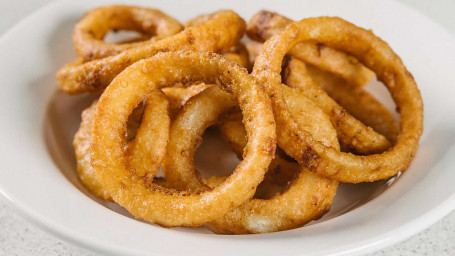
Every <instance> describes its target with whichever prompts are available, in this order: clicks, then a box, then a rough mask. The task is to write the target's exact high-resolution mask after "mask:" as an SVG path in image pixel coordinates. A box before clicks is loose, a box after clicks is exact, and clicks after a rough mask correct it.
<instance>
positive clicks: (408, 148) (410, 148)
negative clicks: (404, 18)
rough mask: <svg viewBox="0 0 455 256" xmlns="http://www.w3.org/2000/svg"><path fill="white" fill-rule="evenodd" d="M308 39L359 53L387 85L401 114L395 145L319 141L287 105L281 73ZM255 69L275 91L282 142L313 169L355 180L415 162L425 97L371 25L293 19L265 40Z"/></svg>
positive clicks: (330, 19)
mask: <svg viewBox="0 0 455 256" xmlns="http://www.w3.org/2000/svg"><path fill="white" fill-rule="evenodd" d="M306 41H312V42H318V43H323V44H325V45H328V46H330V47H333V48H335V49H339V50H342V51H345V52H346V53H348V54H351V55H353V56H355V57H356V58H357V59H359V60H360V61H361V62H362V63H363V64H364V65H365V66H367V67H368V68H370V69H371V70H373V71H374V72H375V73H376V75H377V77H378V79H379V80H380V81H382V82H383V83H384V84H385V85H386V87H387V89H388V90H389V91H390V93H391V95H392V98H393V100H394V101H395V104H396V105H397V109H398V111H399V113H400V115H401V120H400V134H399V135H398V137H397V140H396V143H395V145H394V146H393V147H391V148H390V149H388V150H387V151H385V152H383V153H381V154H373V155H368V156H356V155H353V154H350V153H343V152H340V151H339V150H337V149H335V148H332V147H327V146H325V145H323V144H322V143H320V142H318V141H316V140H315V139H314V138H313V136H312V135H311V133H310V132H308V131H306V130H305V129H303V128H302V127H301V125H300V124H299V123H298V122H296V120H295V117H293V115H292V113H291V112H290V111H289V108H288V107H287V106H286V101H285V98H284V96H283V91H282V87H281V86H280V83H281V74H280V73H281V66H282V60H283V58H284V57H285V54H286V53H287V52H288V51H289V50H290V49H292V48H293V47H294V46H295V45H296V44H298V43H301V42H306ZM252 74H253V76H255V77H256V79H257V80H258V81H259V82H260V83H261V84H263V85H264V88H265V90H266V91H267V93H268V94H269V96H270V97H271V100H272V106H273V110H274V114H275V120H276V122H277V128H278V131H277V139H278V145H279V146H280V147H281V148H282V149H283V150H285V151H286V153H287V154H289V155H290V156H292V157H293V158H295V159H296V160H298V161H299V162H300V163H301V164H303V165H304V166H306V167H308V169H309V170H311V171H313V172H315V173H317V174H320V175H323V176H325V177H328V178H333V179H337V180H339V181H343V182H350V183H357V182H363V181H375V180H379V179H384V178H387V177H391V176H393V175H395V174H397V173H398V172H401V171H404V170H405V169H406V168H407V167H408V166H409V164H410V163H411V161H412V159H413V157H414V154H415V152H416V150H417V147H418V144H419V139H420V136H421V134H422V130H423V102H422V98H421V96H420V92H419V89H418V88H417V85H416V83H415V81H414V79H413V77H412V75H411V73H409V71H408V70H407V69H406V67H405V66H404V64H403V62H402V61H401V59H400V58H399V57H398V56H397V55H396V54H395V53H394V52H393V51H392V49H390V47H389V45H388V44H387V43H385V42H384V41H382V40H381V39H380V38H378V37H376V36H375V35H374V34H373V33H372V32H371V31H367V30H365V29H362V28H359V27H356V26H355V25H353V24H351V23H349V22H347V21H344V20H342V19H340V18H333V17H319V18H308V19H304V20H302V21H299V22H295V23H292V24H290V25H288V26H287V27H286V28H285V29H284V30H283V31H282V32H280V33H279V34H277V35H276V36H274V37H272V38H271V39H269V40H268V41H267V42H265V44H264V46H263V48H262V51H261V53H260V55H259V56H258V57H257V58H256V62H255V65H254V68H253V73H252Z"/></svg>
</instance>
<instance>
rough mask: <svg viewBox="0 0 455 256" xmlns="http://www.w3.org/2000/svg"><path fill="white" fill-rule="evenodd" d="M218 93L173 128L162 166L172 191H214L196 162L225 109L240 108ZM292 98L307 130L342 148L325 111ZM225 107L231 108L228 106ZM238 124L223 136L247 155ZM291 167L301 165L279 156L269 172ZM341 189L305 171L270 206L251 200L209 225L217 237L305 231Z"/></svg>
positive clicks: (193, 104)
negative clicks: (199, 148)
mask: <svg viewBox="0 0 455 256" xmlns="http://www.w3.org/2000/svg"><path fill="white" fill-rule="evenodd" d="M219 91H220V89H218V88H217V87H212V88H210V89H207V90H206V91H204V92H203V93H201V94H199V95H197V96H195V97H194V98H192V99H191V100H190V101H189V102H188V103H187V105H185V107H184V109H183V110H182V112H181V113H180V115H179V116H178V117H177V119H176V120H174V122H173V123H172V126H171V131H170V134H171V135H170V141H169V144H168V148H167V152H166V157H165V160H164V162H163V171H164V175H165V177H166V180H167V182H168V183H169V184H170V186H172V187H178V188H179V189H189V190H207V189H209V187H210V185H211V184H204V183H203V180H202V179H201V177H200V175H199V173H198V172H197V170H196V167H195V165H194V162H193V157H194V153H195V151H196V149H197V145H199V144H200V141H201V139H202V134H203V133H204V131H205V129H206V128H207V127H208V126H210V125H212V124H214V123H216V122H217V118H218V117H219V116H220V115H221V114H222V113H224V112H225V111H226V109H227V108H226V107H225V106H226V105H229V106H230V107H233V106H235V102H233V101H232V99H231V98H230V97H229V95H226V93H224V94H223V93H221V92H219ZM287 92H288V93H287V94H286V98H287V99H288V100H289V101H288V102H289V103H288V104H289V105H290V106H291V109H292V111H293V113H295V114H296V115H298V116H299V121H300V122H301V123H302V126H304V127H305V128H306V129H308V130H310V131H311V132H312V134H313V135H314V136H315V137H316V138H317V139H319V140H320V141H321V142H322V143H324V144H325V145H327V146H332V147H335V148H338V141H337V138H336V132H335V130H334V128H333V126H332V125H331V123H330V120H329V119H328V117H327V116H326V115H325V114H324V113H323V111H322V110H321V109H320V108H318V107H317V105H316V104H315V103H313V102H312V101H311V100H309V99H308V98H306V97H305V96H303V95H301V94H300V93H299V92H297V91H295V90H294V89H291V88H287ZM295 95H299V96H295ZM225 101H228V102H229V103H230V104H229V103H227V104H226V103H224V102H225ZM220 103H221V104H220ZM201 116H202V118H201ZM201 119H202V120H201ZM237 120H238V123H236V124H233V123H232V124H231V125H236V126H237V129H236V130H234V129H221V131H224V132H225V133H227V134H225V135H226V137H228V138H233V139H232V140H230V142H231V143H233V144H234V148H235V149H236V151H240V152H243V148H244V147H245V145H246V138H247V137H248V136H247V134H246V131H245V129H244V128H243V125H241V122H240V120H239V119H237ZM239 124H240V128H239ZM230 128H232V127H230ZM239 143H243V144H239ZM195 145H196V146H195ZM240 152H238V153H240ZM289 165H296V163H290V162H288V161H287V160H285V159H283V158H282V157H281V156H279V155H277V156H276V158H275V159H274V160H273V162H272V164H271V166H270V167H269V169H270V168H273V169H279V170H281V169H282V168H286V167H288V166H289ZM291 168H292V167H291ZM285 171H287V170H285ZM270 177H272V176H270ZM275 177H276V176H275ZM219 180H220V178H214V179H208V180H207V179H206V180H204V181H207V182H210V183H216V182H219ZM337 186H338V182H336V181H334V180H329V179H325V178H322V177H320V176H318V175H316V174H313V173H311V172H310V171H308V170H306V169H305V168H301V170H300V172H299V174H298V177H297V178H296V179H295V180H294V181H293V182H292V184H290V185H289V187H288V188H287V189H286V190H285V191H284V192H283V193H281V194H278V195H275V196H273V197H272V198H270V199H267V200H263V199H251V200H249V201H247V202H245V203H244V204H242V205H241V206H239V207H238V208H236V209H234V210H233V211H231V212H229V213H227V214H226V215H225V216H223V217H222V218H221V219H218V220H216V221H213V222H210V223H209V224H208V227H209V228H210V229H212V230H213V231H215V232H218V233H226V232H227V233H236V234H244V233H265V232H274V231H280V230H285V229H291V228H296V227H301V226H303V225H304V224H305V223H307V222H309V221H311V220H313V219H315V218H318V217H320V216H322V215H323V214H324V213H326V212H327V211H328V209H329V208H330V205H331V204H332V201H333V197H334V195H335V192H336V189H337Z"/></svg>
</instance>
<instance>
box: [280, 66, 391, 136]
mask: <svg viewBox="0 0 455 256" xmlns="http://www.w3.org/2000/svg"><path fill="white" fill-rule="evenodd" d="M305 66H306V69H307V71H308V74H309V76H310V77H311V78H312V79H313V81H314V82H315V83H316V84H317V85H319V86H321V88H322V89H323V90H324V91H326V92H327V94H328V95H329V96H330V97H331V98H332V99H333V100H335V101H336V102H337V103H338V104H340V105H341V106H342V107H343V108H344V109H346V110H347V111H348V112H349V113H350V114H351V115H352V116H354V117H355V118H357V119H358V120H359V121H360V122H362V123H364V124H366V125H368V126H370V127H371V128H373V130H375V131H377V132H379V133H380V134H382V135H384V136H385V137H386V138H387V139H388V140H389V141H390V142H392V143H395V141H396V139H397V135H398V133H399V127H398V123H397V121H396V120H395V118H394V117H393V115H392V113H391V112H390V111H389V110H388V109H387V108H386V107H385V106H384V105H382V103H381V102H379V101H378V100H376V98H375V97H374V96H373V95H371V94H370V93H369V92H367V91H366V90H364V89H363V88H352V86H351V85H350V84H349V83H348V82H347V81H346V80H344V79H341V78H339V77H337V76H334V75H333V74H331V73H328V72H326V71H323V70H321V69H319V68H317V67H315V66H312V65H309V64H305ZM290 72H291V75H292V70H291V71H290ZM288 85H290V84H288ZM296 85H297V84H296Z"/></svg>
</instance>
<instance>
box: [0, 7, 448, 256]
mask: <svg viewBox="0 0 455 256" xmlns="http://www.w3.org/2000/svg"><path fill="white" fill-rule="evenodd" d="M51 1H52V0H15V1H11V0H0V35H2V34H3V33H4V32H5V31H6V30H7V29H8V28H9V27H11V26H12V25H14V24H15V23H17V22H18V21H19V20H21V19H22V18H24V17H26V16H27V15H29V14H30V13H32V12H33V11H35V10H36V9H38V8H40V7H41V6H43V5H45V4H46V3H49V2H51ZM399 1H400V2H404V3H406V4H408V5H410V6H413V7H414V8H416V9H417V10H419V11H420V12H422V13H424V14H425V15H427V16H429V17H430V18H432V19H433V20H435V21H436V22H437V23H439V24H440V25H442V26H443V27H445V28H446V29H447V30H449V31H450V32H451V33H453V34H455V15H454V13H455V1H454V0H437V1H427V0H399ZM3 255H5V256H6V255H8V256H12V255H21V256H31V255H46V256H55V255H61V256H70V255H73V256H95V255H96V254H94V253H92V252H89V251H87V250H85V249H82V248H79V247H76V246H74V245H71V244H68V243H67V242H64V241H61V240H60V239H58V238H55V237H54V236H52V235H50V234H47V233H45V232H44V231H42V230H40V229H38V228H37V227H35V226H34V225H32V224H30V223H28V222H26V221H25V220H23V219H22V218H21V217H19V216H18V215H16V214H15V213H13V212H12V210H11V209H9V208H8V207H7V206H6V205H5V204H4V203H3V202H1V201H0V256H3ZM382 255H387V256H398V255H400V256H408V255H409V256H411V255H413V256H414V255H455V211H453V212H452V213H451V214H449V215H448V216H446V217H445V218H443V219H442V220H440V221H438V222H437V223H436V224H434V225H433V226H431V227H430V228H428V229H427V230H425V231H423V232H421V233H419V234H417V235H415V236H413V237H411V238H410V239H408V240H406V241H404V242H401V243H399V244H397V245H394V246H391V247H388V248H385V249H383V250H381V251H378V252H375V253H372V254H368V256H382Z"/></svg>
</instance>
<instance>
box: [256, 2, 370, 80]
mask: <svg viewBox="0 0 455 256" xmlns="http://www.w3.org/2000/svg"><path fill="white" fill-rule="evenodd" d="M292 22H293V21H292V20H291V19H288V18H286V17H284V16H282V15H280V14H278V13H275V12H269V11H265V10H263V11H260V12H258V13H257V14H255V15H254V16H253V17H252V18H251V20H250V21H249V22H248V27H247V34H248V36H249V37H250V38H251V39H253V40H256V41H259V42H264V41H265V40H267V39H269V38H271V37H272V36H273V35H275V34H277V33H278V32H280V31H281V30H283V29H284V28H285V27H286V26H287V25H289V24H290V23H292ZM289 54H290V55H292V56H295V57H296V58H299V59H301V60H302V61H304V62H306V63H310V64H312V65H315V66H316V67H318V68H320V69H322V70H327V71H329V72H331V73H334V74H336V75H338V76H340V77H342V78H344V79H346V80H347V81H349V82H350V83H351V84H352V85H354V86H356V87H361V86H363V85H366V84H367V83H368V82H369V81H370V80H371V78H372V77H373V75H374V73H373V72H371V70H369V69H367V68H366V67H365V66H364V65H362V64H361V63H359V62H358V61H357V59H355V58H353V57H352V56H350V55H347V54H345V53H343V52H340V51H337V50H335V49H333V48H330V47H326V45H325V44H323V43H321V42H318V43H315V42H301V43H299V44H296V45H295V46H294V47H293V48H292V49H291V50H289Z"/></svg>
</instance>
